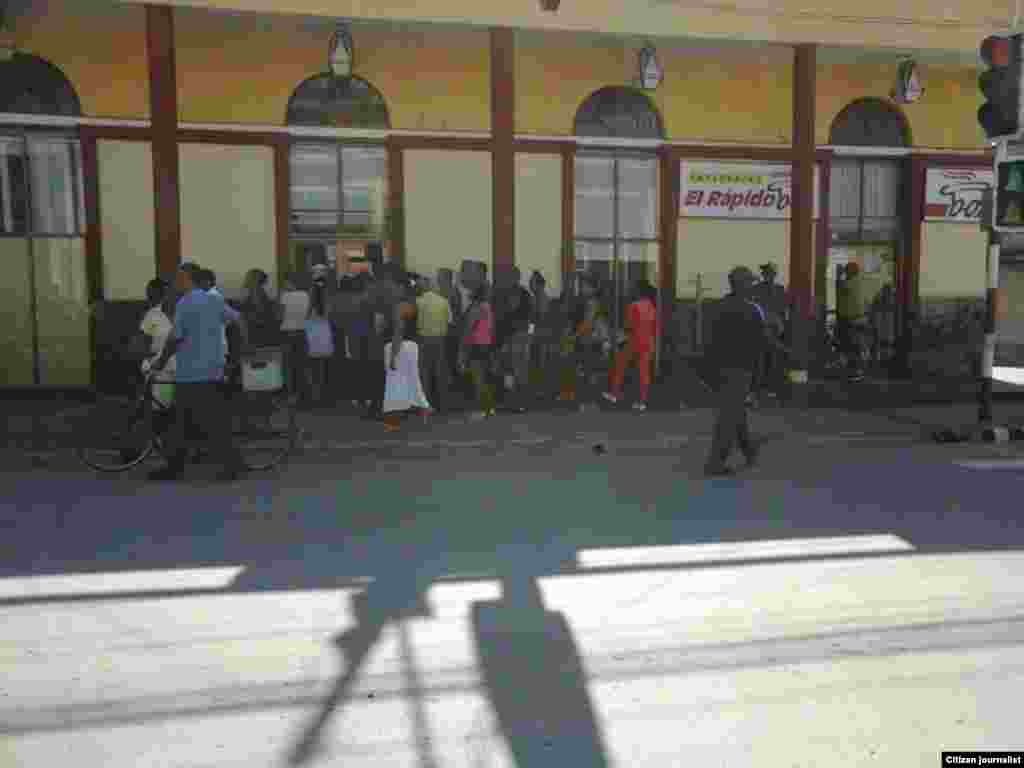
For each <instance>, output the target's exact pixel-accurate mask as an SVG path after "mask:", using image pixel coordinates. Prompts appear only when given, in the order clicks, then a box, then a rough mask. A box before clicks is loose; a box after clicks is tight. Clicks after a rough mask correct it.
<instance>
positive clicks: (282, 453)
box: [234, 392, 298, 472]
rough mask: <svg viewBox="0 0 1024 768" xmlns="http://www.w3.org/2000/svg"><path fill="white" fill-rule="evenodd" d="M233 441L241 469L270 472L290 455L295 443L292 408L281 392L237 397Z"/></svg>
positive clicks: (295, 433)
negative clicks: (237, 403) (242, 466)
mask: <svg viewBox="0 0 1024 768" xmlns="http://www.w3.org/2000/svg"><path fill="white" fill-rule="evenodd" d="M236 397H237V398H238V400H239V401H240V406H239V407H238V408H237V411H236V414H235V417H234V422H235V424H234V438H235V442H236V444H237V446H238V450H239V453H240V454H241V456H242V462H243V463H244V464H245V467H246V468H247V469H249V470H253V471H257V472H258V471H262V470H266V469H271V468H272V467H276V466H277V465H278V464H280V463H281V462H282V461H283V460H284V458H285V457H286V456H287V455H288V454H289V453H291V451H292V449H293V448H294V447H295V443H296V441H297V439H298V427H297V424H296V420H295V407H294V405H293V403H292V401H291V398H290V397H289V396H288V395H287V394H285V393H284V392H275V393H262V392H260V393H255V392H249V393H240V394H238V395H236Z"/></svg>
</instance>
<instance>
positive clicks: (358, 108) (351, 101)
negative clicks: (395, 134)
mask: <svg viewBox="0 0 1024 768" xmlns="http://www.w3.org/2000/svg"><path fill="white" fill-rule="evenodd" d="M285 122H286V123H287V124H288V125H307V126H318V127H331V128H373V129H387V128H389V127H390V126H391V121H390V119H389V118H388V107H387V104H385V103H384V97H383V96H381V94H380V91H378V90H377V89H376V88H374V87H373V86H372V85H370V84H369V83H368V82H366V81H365V80H363V79H362V78H359V77H335V76H334V75H333V74H331V73H326V72H325V73H322V74H319V75H315V76H313V77H310V78H308V79H307V80H303V81H302V82H301V83H299V86H298V88H296V89H295V91H294V92H293V93H292V96H291V98H290V99H289V100H288V111H287V114H286V116H285Z"/></svg>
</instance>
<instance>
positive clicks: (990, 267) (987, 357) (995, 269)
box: [978, 229, 1000, 426]
mask: <svg viewBox="0 0 1024 768" xmlns="http://www.w3.org/2000/svg"><path fill="white" fill-rule="evenodd" d="M999 248H1000V242H999V233H998V232H996V231H995V230H994V229H989V231H988V251H987V257H986V264H985V267H986V273H987V276H988V280H987V283H986V284H987V286H988V290H987V291H986V298H987V307H986V309H987V311H986V313H985V344H984V347H983V348H982V353H981V387H980V389H979V392H978V421H979V422H980V423H981V425H982V426H989V425H991V424H992V367H993V364H994V362H995V354H996V314H997V304H998V296H999Z"/></svg>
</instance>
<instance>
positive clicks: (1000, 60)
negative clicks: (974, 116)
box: [978, 34, 1024, 139]
mask: <svg viewBox="0 0 1024 768" xmlns="http://www.w3.org/2000/svg"><path fill="white" fill-rule="evenodd" d="M1022 44H1024V34H1017V35H1010V36H1009V37H999V36H997V35H992V36H991V37H986V38H985V40H984V42H983V43H982V44H981V59H982V61H984V62H985V66H986V67H988V69H986V70H985V71H984V72H982V73H981V76H980V77H979V78H978V87H979V88H981V92H982V94H984V96H985V103H984V104H982V105H981V107H980V108H979V109H978V122H979V123H981V127H982V129H983V130H984V131H985V135H986V136H988V138H989V139H997V138H1006V137H1011V138H1016V137H1017V136H1019V135H1020V133H1021V130H1022V129H1024V115H1022V114H1021V106H1022V103H1021V90H1022V89H1021V78H1022V75H1024V66H1022V65H1024V55H1022V48H1021V46H1022Z"/></svg>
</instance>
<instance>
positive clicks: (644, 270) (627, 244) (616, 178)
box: [574, 86, 664, 327]
mask: <svg viewBox="0 0 1024 768" xmlns="http://www.w3.org/2000/svg"><path fill="white" fill-rule="evenodd" d="M574 130H575V133H576V135H577V136H589V137H602V138H611V139H661V138H663V137H664V131H663V128H662V122H661V115H659V114H658V110H657V109H656V108H655V106H654V104H652V103H651V100H650V99H649V98H648V96H647V94H645V93H643V92H642V91H638V90H635V89H633V88H625V87H622V86H609V87H606V88H601V89H600V90H598V91H595V92H594V93H592V94H591V95H590V96H589V97H588V98H587V99H586V100H585V101H584V102H583V104H582V105H581V106H580V108H579V110H577V112H576V120H575V127H574ZM658 183H659V180H658V159H657V157H656V156H655V154H654V152H653V151H642V150H636V149H625V148H623V149H618V148H608V149H605V148H601V149H597V148H593V149H586V150H584V149H583V148H581V150H580V151H579V152H578V153H577V155H576V162H575V188H576V200H575V203H576V208H575V210H576V213H575V217H574V220H575V228H576V231H575V256H576V259H575V268H576V271H577V272H587V273H590V274H592V275H595V276H597V277H599V278H601V280H602V281H603V283H604V286H605V288H606V289H610V292H609V293H608V294H606V298H607V299H608V300H609V301H610V303H611V321H612V323H613V325H614V326H615V327H621V325H622V312H623V309H624V306H625V303H626V301H627V298H628V297H629V296H630V295H631V294H632V292H633V287H634V286H635V284H636V283H637V281H639V280H649V281H650V282H652V283H654V284H657V282H658V249H659V243H658V238H659V236H660V222H659V216H658V213H659V210H658Z"/></svg>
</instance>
